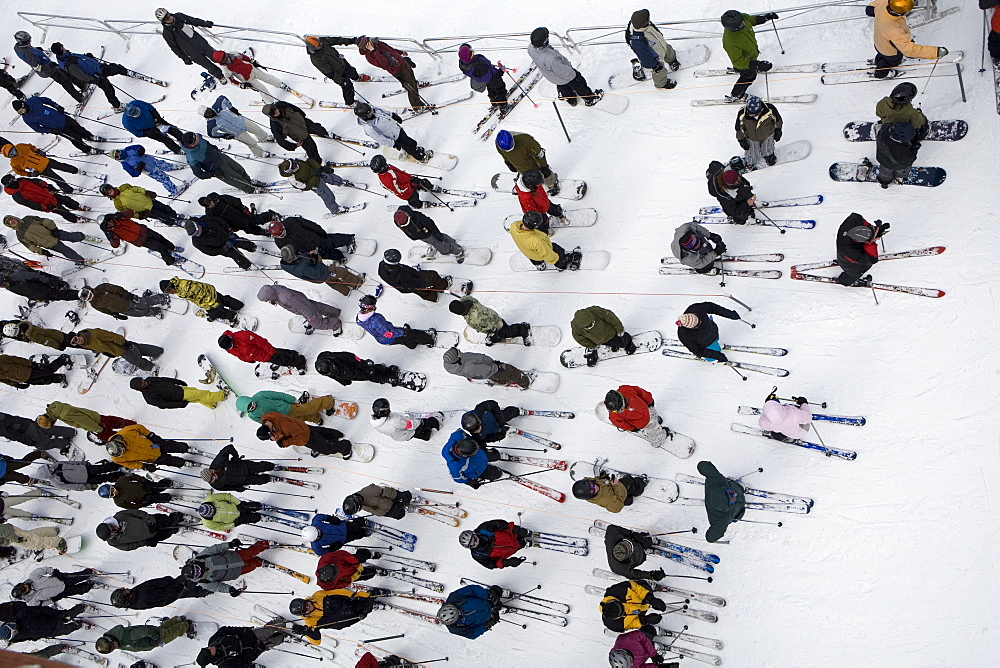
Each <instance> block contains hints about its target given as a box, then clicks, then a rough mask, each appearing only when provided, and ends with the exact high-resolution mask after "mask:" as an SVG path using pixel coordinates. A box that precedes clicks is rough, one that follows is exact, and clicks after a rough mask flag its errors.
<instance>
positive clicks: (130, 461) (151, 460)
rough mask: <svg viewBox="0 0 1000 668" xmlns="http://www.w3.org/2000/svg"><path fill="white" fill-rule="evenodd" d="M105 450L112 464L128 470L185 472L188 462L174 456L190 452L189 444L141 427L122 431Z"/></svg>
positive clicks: (126, 428)
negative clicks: (176, 469)
mask: <svg viewBox="0 0 1000 668" xmlns="http://www.w3.org/2000/svg"><path fill="white" fill-rule="evenodd" d="M105 447H106V448H107V450H108V454H109V455H111V461H113V462H114V463H115V464H118V465H120V466H124V467H125V468H127V469H143V470H144V471H155V470H156V469H157V467H159V466H172V467H176V468H183V466H184V463H185V462H186V461H187V460H185V459H183V458H181V457H177V456H175V455H178V454H184V453H186V452H187V451H188V445H187V443H184V442H182V441H172V440H168V439H165V438H163V437H161V436H159V435H157V434H154V433H153V432H151V431H149V429H146V427H144V426H142V425H141V424H132V425H129V426H127V427H122V428H121V429H119V430H118V433H117V434H115V435H114V436H112V437H111V440H110V441H108V442H107V444H106V445H105Z"/></svg>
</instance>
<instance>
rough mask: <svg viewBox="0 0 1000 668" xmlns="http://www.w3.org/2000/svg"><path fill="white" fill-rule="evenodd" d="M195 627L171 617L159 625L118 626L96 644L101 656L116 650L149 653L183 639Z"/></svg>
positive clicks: (112, 628) (107, 632) (185, 620)
mask: <svg viewBox="0 0 1000 668" xmlns="http://www.w3.org/2000/svg"><path fill="white" fill-rule="evenodd" d="M193 628H194V627H193V626H192V624H191V622H189V621H188V620H187V619H186V618H184V617H170V618H168V619H165V620H163V621H162V622H160V623H159V624H155V625H154V624H136V625H135V626H124V625H122V624H118V625H117V626H113V627H111V628H110V629H109V630H107V631H105V632H104V635H102V636H101V637H100V638H98V639H97V641H96V642H95V643H94V649H96V650H97V651H98V652H99V653H100V654H111V652H114V651H115V650H116V649H120V650H122V651H124V652H149V651H151V650H154V649H156V648H157V647H162V646H163V645H167V644H169V643H172V642H173V641H175V640H177V639H178V638H183V637H184V636H185V635H187V634H188V632H189V631H191V630H192V629H193Z"/></svg>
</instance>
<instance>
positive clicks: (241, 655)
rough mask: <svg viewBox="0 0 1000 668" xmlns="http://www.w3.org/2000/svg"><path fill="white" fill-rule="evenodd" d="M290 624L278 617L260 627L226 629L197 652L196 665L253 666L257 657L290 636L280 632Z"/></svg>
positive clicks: (226, 627)
mask: <svg viewBox="0 0 1000 668" xmlns="http://www.w3.org/2000/svg"><path fill="white" fill-rule="evenodd" d="M287 624H288V622H286V621H284V620H282V619H280V618H279V619H273V620H271V621H269V622H268V623H267V624H266V625H264V626H260V627H258V628H251V627H249V626H223V627H222V628H220V629H219V630H218V631H216V632H215V633H213V634H212V637H211V638H209V639H208V642H207V643H206V647H203V648H202V649H201V651H199V652H198V656H197V657H196V658H195V663H197V664H198V665H199V666H219V667H220V668H241V667H242V666H252V665H253V664H254V661H255V660H256V659H257V657H259V656H260V655H261V654H263V653H264V652H266V651H268V650H270V649H274V648H275V647H277V646H278V645H280V644H281V643H283V642H284V641H285V638H287V637H288V636H287V635H286V632H285V631H282V630H280V629H282V628H284V627H285V626H287ZM258 665H263V664H258Z"/></svg>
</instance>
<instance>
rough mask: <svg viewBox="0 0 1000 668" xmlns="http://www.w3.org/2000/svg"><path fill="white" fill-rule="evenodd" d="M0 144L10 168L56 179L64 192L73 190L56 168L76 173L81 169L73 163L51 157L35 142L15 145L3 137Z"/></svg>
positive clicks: (15, 171)
mask: <svg viewBox="0 0 1000 668" xmlns="http://www.w3.org/2000/svg"><path fill="white" fill-rule="evenodd" d="M0 144H2V145H3V146H2V148H0V154H2V155H3V157H5V158H7V159H8V160H10V168H11V170H12V171H13V172H14V173H15V174H17V175H18V176H40V177H42V178H46V179H49V180H50V181H55V183H56V185H57V186H59V188H60V189H61V190H62V191H63V192H64V193H72V192H73V186H72V185H71V184H69V183H67V181H66V179H64V178H63V177H62V176H60V175H59V174H56V170H58V171H60V172H66V173H67V174H76V173H77V172H79V171H80V170H78V169H77V168H76V167H74V166H73V165H70V164H67V163H65V162H59V161H58V160H54V159H52V158H50V157H49V156H48V154H47V153H46V152H45V151H43V150H42V149H40V148H38V147H37V146H35V145H34V144H17V145H16V146H15V145H14V144H12V143H10V142H7V141H6V140H3V139H0Z"/></svg>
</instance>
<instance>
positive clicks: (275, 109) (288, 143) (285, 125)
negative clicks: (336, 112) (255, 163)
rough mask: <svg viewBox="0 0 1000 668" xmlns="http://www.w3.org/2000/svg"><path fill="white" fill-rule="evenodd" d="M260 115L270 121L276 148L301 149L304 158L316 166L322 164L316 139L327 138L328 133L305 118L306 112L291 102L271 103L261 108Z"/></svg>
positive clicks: (317, 124)
mask: <svg viewBox="0 0 1000 668" xmlns="http://www.w3.org/2000/svg"><path fill="white" fill-rule="evenodd" d="M260 111H261V113H262V114H264V115H265V116H267V117H268V118H269V119H270V125H271V134H272V135H274V141H276V142H278V146H280V147H281V148H283V149H285V150H286V151H294V150H296V149H298V148H300V147H301V148H302V150H304V151H305V152H306V157H307V158H308V159H309V160H312V161H313V162H315V163H316V164H317V165H322V164H323V158H321V157H320V155H319V148H318V147H317V146H316V140H315V139H313V138H312V135H315V136H317V137H323V138H327V139H328V138H329V137H330V133H329V132H327V130H326V128H324V127H323V126H322V125H320V124H319V123H317V122H316V121H313V120H312V119H310V118H309V117H307V116H306V112H304V111H302V109H300V108H299V107H297V106H295V105H294V104H292V103H291V102H281V101H278V102H272V103H271V104H265V105H264V106H263V107H262V108H261V110H260Z"/></svg>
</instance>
